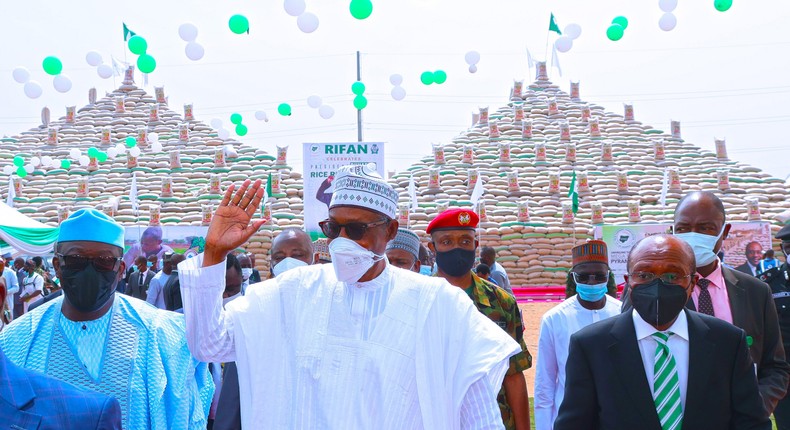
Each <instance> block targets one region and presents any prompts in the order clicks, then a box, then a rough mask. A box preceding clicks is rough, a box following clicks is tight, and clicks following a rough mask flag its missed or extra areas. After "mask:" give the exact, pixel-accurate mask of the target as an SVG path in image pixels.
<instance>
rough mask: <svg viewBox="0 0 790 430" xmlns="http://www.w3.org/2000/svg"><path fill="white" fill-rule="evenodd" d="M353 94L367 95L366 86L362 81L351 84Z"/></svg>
mask: <svg viewBox="0 0 790 430" xmlns="http://www.w3.org/2000/svg"><path fill="white" fill-rule="evenodd" d="M351 92H352V93H354V94H355V95H358V96H361V95H362V94H364V93H365V84H363V83H362V81H356V82H354V83H353V84H351Z"/></svg>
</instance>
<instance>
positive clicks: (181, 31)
mask: <svg viewBox="0 0 790 430" xmlns="http://www.w3.org/2000/svg"><path fill="white" fill-rule="evenodd" d="M197 35H198V29H197V27H195V24H192V23H189V22H187V23H186V24H181V25H180V26H179V27H178V36H179V37H181V40H183V41H184V42H194V41H195V39H197Z"/></svg>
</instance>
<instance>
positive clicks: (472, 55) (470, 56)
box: [464, 51, 480, 66]
mask: <svg viewBox="0 0 790 430" xmlns="http://www.w3.org/2000/svg"><path fill="white" fill-rule="evenodd" d="M464 60H466V64H468V65H470V66H471V65H473V64H477V63H479V62H480V53H479V52H477V51H469V52H467V53H466V55H465V56H464Z"/></svg>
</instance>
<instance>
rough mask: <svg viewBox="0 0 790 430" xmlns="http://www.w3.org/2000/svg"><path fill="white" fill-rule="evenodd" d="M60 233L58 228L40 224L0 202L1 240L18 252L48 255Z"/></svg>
mask: <svg viewBox="0 0 790 430" xmlns="http://www.w3.org/2000/svg"><path fill="white" fill-rule="evenodd" d="M58 231H59V228H58V227H51V226H48V225H46V224H43V223H40V222H38V221H36V220H34V219H32V218H30V217H28V216H26V215H24V214H21V213H19V211H17V210H16V209H14V208H12V207H10V206H8V205H7V204H5V203H3V202H0V240H2V241H3V242H5V243H6V244H8V245H9V246H11V247H13V248H15V249H16V250H18V251H21V252H23V253H26V254H30V255H42V254H48V253H50V252H52V249H53V244H54V243H55V240H56V239H57V237H58ZM0 245H2V244H1V243H0Z"/></svg>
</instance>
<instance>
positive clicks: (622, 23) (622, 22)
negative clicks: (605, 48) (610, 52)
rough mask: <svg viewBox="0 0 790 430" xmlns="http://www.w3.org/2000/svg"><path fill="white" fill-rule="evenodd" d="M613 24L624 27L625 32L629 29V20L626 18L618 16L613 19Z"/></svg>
mask: <svg viewBox="0 0 790 430" xmlns="http://www.w3.org/2000/svg"><path fill="white" fill-rule="evenodd" d="M612 24H617V25H619V26H620V27H623V30H625V29H627V28H628V18H626V17H624V16H616V17H614V19H612Z"/></svg>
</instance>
